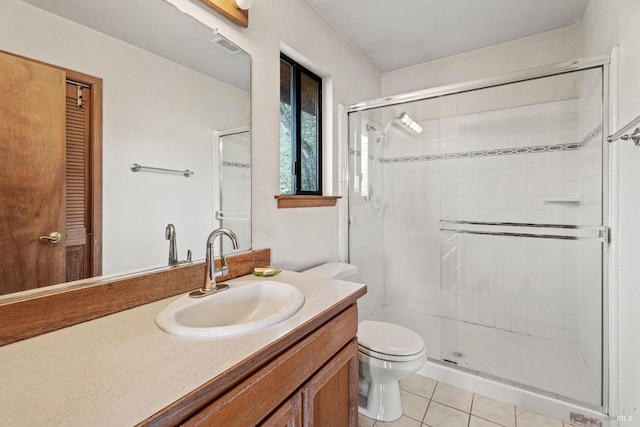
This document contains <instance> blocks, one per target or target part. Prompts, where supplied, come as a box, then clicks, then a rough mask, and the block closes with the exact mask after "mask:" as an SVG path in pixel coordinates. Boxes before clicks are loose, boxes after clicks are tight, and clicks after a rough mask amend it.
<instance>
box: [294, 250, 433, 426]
mask: <svg viewBox="0 0 640 427" xmlns="http://www.w3.org/2000/svg"><path fill="white" fill-rule="evenodd" d="M302 273H303V274H312V275H314V276H320V277H324V278H326V279H341V280H349V279H350V278H353V276H355V275H356V274H357V273H358V269H357V267H356V266H354V265H351V264H346V263H339V262H330V263H326V264H321V265H319V266H317V267H313V268H310V269H308V270H304V271H303V272H302ZM358 360H359V363H358V368H359V382H358V392H359V394H360V396H359V406H358V411H359V412H360V413H361V414H362V415H364V416H366V417H369V418H372V419H375V420H379V421H393V420H397V419H398V418H400V417H401V416H402V401H401V399H400V380H402V379H404V378H406V377H408V376H409V375H411V374H413V373H415V372H417V371H418V370H419V369H420V368H422V366H423V365H424V363H425V362H426V360H427V348H426V346H425V344H424V340H423V339H422V337H420V335H418V334H417V333H415V332H414V331H412V330H411V329H409V328H405V327H404V326H400V325H396V324H393V323H388V322H378V321H375V320H363V321H362V322H360V324H359V325H358Z"/></svg>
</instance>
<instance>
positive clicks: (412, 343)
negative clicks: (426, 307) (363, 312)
mask: <svg viewBox="0 0 640 427" xmlns="http://www.w3.org/2000/svg"><path fill="white" fill-rule="evenodd" d="M358 350H359V351H360V352H362V353H364V354H367V355H369V356H371V357H375V358H376V359H381V360H388V361H398V362H400V361H411V360H416V359H419V358H421V357H423V355H424V353H425V352H426V348H425V345H424V340H423V339H422V337H421V336H420V335H418V334H417V333H415V332H414V331H412V330H411V329H409V328H405V327H404V326H400V325H395V324H393V323H387V322H378V321H375V320H364V321H362V322H360V324H359V325H358Z"/></svg>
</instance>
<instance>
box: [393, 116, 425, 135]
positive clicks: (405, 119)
mask: <svg viewBox="0 0 640 427" xmlns="http://www.w3.org/2000/svg"><path fill="white" fill-rule="evenodd" d="M395 120H396V122H397V123H398V124H400V125H402V126H404V127H405V128H407V129H409V130H410V131H412V132H414V133H420V132H422V126H420V125H419V124H418V123H417V122H416V121H415V120H413V119H412V118H411V117H409V115H408V114H407V113H405V112H402V113H400V114H398V115H397V116H396V118H395Z"/></svg>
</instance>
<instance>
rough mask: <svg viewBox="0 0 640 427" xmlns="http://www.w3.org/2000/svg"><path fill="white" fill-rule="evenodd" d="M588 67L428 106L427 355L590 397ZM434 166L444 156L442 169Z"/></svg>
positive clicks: (597, 360) (592, 304)
mask: <svg viewBox="0 0 640 427" xmlns="http://www.w3.org/2000/svg"><path fill="white" fill-rule="evenodd" d="M602 82H603V79H602V70H601V68H594V69H588V70H583V71H579V72H573V73H567V74H563V75H558V76H553V77H546V78H540V79H534V80H529V81H525V82H519V83H513V84H507V85H503V86H499V87H494V88H487V89H481V90H476V91H471V92H466V93H461V94H456V95H449V96H448V97H446V98H449V97H450V98H451V99H449V100H447V101H444V100H443V102H442V104H443V105H448V106H450V110H449V111H450V113H449V115H446V114H443V117H442V118H441V119H440V131H441V137H440V140H441V142H442V144H443V146H442V150H443V151H444V152H446V153H447V154H446V158H445V159H443V164H442V169H441V170H442V171H441V177H442V180H443V181H442V183H441V185H442V188H443V189H445V188H447V191H444V190H443V191H442V192H441V194H442V197H441V218H440V230H441V239H440V241H441V248H440V249H441V250H440V252H441V275H440V290H441V318H442V331H441V346H442V349H441V355H442V358H441V361H442V362H444V363H449V364H452V365H456V366H457V367H460V368H463V369H468V370H471V371H473V372H476V373H479V374H481V375H483V376H487V377H489V378H492V379H495V380H498V381H501V382H506V383H510V384H515V385H518V386H519V387H521V388H524V389H529V390H532V391H535V392H539V393H541V394H546V395H549V396H554V397H560V398H562V399H565V400H568V401H575V402H578V403H581V404H586V405H587V406H592V407H599V406H602V402H603V400H602V399H603V396H602V385H603V384H602V381H603V380H602V378H603V368H602V366H603V349H602V342H603V300H604V298H603V289H604V283H605V282H604V264H603V262H604V255H605V253H606V245H607V229H606V227H605V212H606V198H605V197H604V194H606V191H605V187H606V180H605V179H604V176H605V174H604V172H605V170H606V169H605V168H606V166H605V165H606V159H607V157H606V145H604V142H603V137H602V104H603V90H602V87H603V83H602ZM445 163H446V164H445Z"/></svg>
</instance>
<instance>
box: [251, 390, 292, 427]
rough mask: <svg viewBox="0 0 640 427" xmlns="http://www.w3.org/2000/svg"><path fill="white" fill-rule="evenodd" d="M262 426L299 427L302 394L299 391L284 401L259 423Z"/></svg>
mask: <svg viewBox="0 0 640 427" xmlns="http://www.w3.org/2000/svg"><path fill="white" fill-rule="evenodd" d="M260 425H261V426H262V427H301V426H302V396H301V395H300V392H297V393H296V394H294V395H293V397H292V398H290V399H289V400H287V401H285V402H284V403H283V404H282V405H280V407H279V408H278V409H276V411H275V412H274V413H273V414H271V415H270V416H269V417H267V419H266V420H265V421H264V422H262V423H261V424H260Z"/></svg>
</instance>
